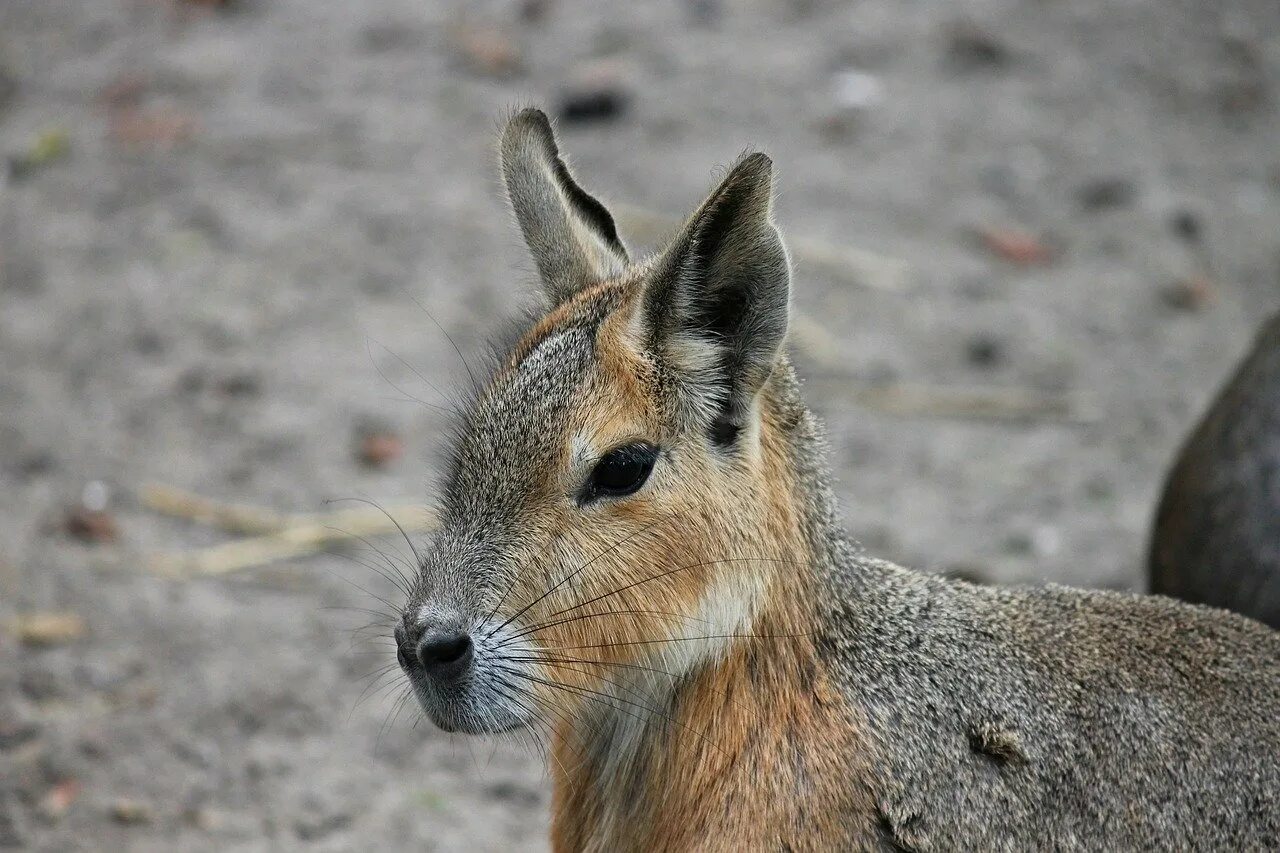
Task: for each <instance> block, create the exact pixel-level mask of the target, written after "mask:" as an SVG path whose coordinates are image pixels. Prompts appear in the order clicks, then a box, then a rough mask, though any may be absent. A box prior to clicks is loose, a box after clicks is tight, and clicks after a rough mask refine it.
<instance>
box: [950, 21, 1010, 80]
mask: <svg viewBox="0 0 1280 853" xmlns="http://www.w3.org/2000/svg"><path fill="white" fill-rule="evenodd" d="M1012 58H1013V57H1012V54H1011V53H1010V52H1009V49H1008V48H1007V47H1006V46H1005V45H1004V44H1003V43H1002V42H1001V41H999V40H998V39H997V38H996V37H995V36H993V35H992V34H991V33H989V32H987V31H986V30H984V29H982V28H981V27H979V26H977V25H976V24H972V23H968V22H965V23H959V24H953V25H952V26H951V27H950V28H949V29H948V31H947V61H948V64H950V65H951V67H952V68H954V69H955V70H957V71H962V72H971V71H990V70H996V69H1000V68H1005V67H1007V66H1008V65H1009V63H1010V61H1011V60H1012Z"/></svg>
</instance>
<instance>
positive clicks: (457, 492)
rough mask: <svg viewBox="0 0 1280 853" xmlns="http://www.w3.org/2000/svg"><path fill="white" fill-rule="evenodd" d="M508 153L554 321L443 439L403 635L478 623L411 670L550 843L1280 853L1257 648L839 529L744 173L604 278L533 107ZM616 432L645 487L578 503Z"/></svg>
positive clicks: (755, 190) (781, 276) (1237, 627)
mask: <svg viewBox="0 0 1280 853" xmlns="http://www.w3.org/2000/svg"><path fill="white" fill-rule="evenodd" d="M502 156H503V169H504V174H506V176H507V180H508V187H509V190H510V192H511V196H512V203H513V205H514V207H515V209H516V213H517V219H518V220H519V221H520V224H521V228H522V230H523V231H524V233H525V234H526V236H527V237H529V242H530V244H531V249H532V251H533V253H534V257H535V260H536V261H537V263H538V267H539V270H540V271H541V272H542V275H543V278H544V284H545V285H546V290H547V296H548V300H549V301H550V302H551V303H553V307H552V308H551V309H550V310H549V311H548V312H547V313H546V315H545V316H543V317H541V318H539V319H537V320H536V321H535V322H533V323H532V324H531V325H530V327H529V328H528V330H527V332H526V334H525V335H524V337H523V338H522V339H521V340H520V341H519V342H518V343H517V344H516V345H515V347H514V348H513V349H512V351H511V353H510V354H509V356H507V358H506V359H505V360H504V361H503V363H502V364H501V365H500V366H499V368H498V369H497V371H496V372H495V374H494V376H493V378H492V380H491V381H490V383H489V385H488V386H487V387H486V389H485V390H484V391H483V392H482V393H481V394H480V396H479V397H478V399H477V400H476V401H475V402H474V404H473V405H472V406H471V408H470V410H469V412H468V414H467V416H466V418H465V420H464V422H463V424H462V426H461V429H460V433H459V438H458V441H457V443H456V446H455V459H454V464H453V465H452V468H451V471H450V473H449V476H448V478H447V480H446V482H445V488H444V496H443V501H442V505H441V520H442V528H441V531H440V533H439V534H438V535H437V537H436V539H435V541H434V542H433V543H432V547H431V548H430V549H429V550H428V552H427V554H426V555H425V558H424V561H423V567H422V572H421V577H420V580H419V584H418V587H417V589H416V590H415V591H414V594H413V595H412V596H411V597H410V600H409V602H408V604H407V606H406V609H405V625H404V626H403V629H404V630H403V634H404V636H412V633H413V631H415V630H417V631H421V630H422V629H423V628H424V627H427V626H424V625H423V624H422V622H423V618H422V617H423V614H428V618H432V617H430V614H446V616H445V617H443V618H447V619H448V620H449V621H448V625H449V627H450V629H451V630H452V629H455V628H457V627H458V626H463V627H464V628H465V629H466V630H468V631H470V632H471V635H472V637H473V638H474V642H475V649H476V652H475V656H476V662H475V665H474V667H473V668H472V670H471V671H470V672H469V674H468V675H467V676H466V677H465V678H463V679H462V680H460V681H459V682H457V683H452V684H450V685H448V686H447V687H446V686H441V685H439V684H435V683H433V682H432V681H431V679H430V678H428V677H426V676H424V675H423V674H422V673H421V672H418V671H416V670H415V669H413V668H412V667H406V669H407V671H408V674H409V677H410V679H411V680H412V681H413V684H414V687H415V690H416V691H417V694H418V697H419V699H420V700H421V703H422V705H423V708H424V710H425V711H426V712H427V714H428V715H429V716H430V717H431V718H432V719H433V720H435V721H436V722H437V723H439V724H440V725H443V726H445V727H447V728H450V729H456V730H462V731H468V732H473V733H486V732H488V733H493V732H504V731H521V732H533V733H536V734H537V735H538V736H539V737H540V739H541V740H542V742H544V743H546V744H547V745H548V746H549V748H550V755H549V766H550V769H551V772H552V774H553V776H554V778H555V801H554V820H553V841H554V845H555V847H556V849H557V850H562V851H568V850H602V851H605V850H607V851H615V850H624V851H625V850H636V851H640V850H644V851H650V850H725V851H730V850H732V851H741V850H793V851H799V850H850V849H882V850H884V849H887V850H959V849H1009V850H1014V849H1030V848H1034V849H1066V848H1085V849H1109V850H1110V849H1134V848H1158V849H1171V848H1186V847H1198V848H1234V849H1262V848H1275V847H1276V846H1277V845H1280V802H1278V801H1277V796H1278V795H1280V762H1277V760H1276V756H1277V755H1280V635H1277V634H1275V633H1273V632H1271V631H1269V630H1268V629H1266V628H1265V627H1263V626H1262V625H1260V624H1258V623H1256V622H1253V621H1250V620H1248V619H1245V618H1243V617H1240V616H1236V615H1234V614H1230V613H1227V612H1224V611H1216V610H1210V609H1207V608H1202V607H1193V606H1190V605H1186V604H1180V603H1177V602H1174V601H1171V600H1169V599H1163V598H1143V597H1140V596H1131V595H1122V594H1117V593H1096V592H1085V591H1078V590H1069V589H1064V588H1059V587H1048V588H1044V589H1032V590H999V589H987V588H980V587H975V586H971V585H968V584H965V583H962V582H958V581H947V580H943V579H940V578H936V577H929V576H926V575H922V574H917V573H914V572H910V571H908V570H905V569H901V568H898V567H896V566H892V565H889V564H886V563H882V562H879V561H875V560H870V559H867V558H864V557H862V556H860V555H859V554H858V553H857V551H856V549H855V548H854V547H852V546H851V545H850V544H849V543H848V542H847V541H846V539H845V535H844V533H843V532H842V531H841V529H840V527H839V525H838V521H837V518H836V511H835V506H834V501H833V499H832V495H831V490H830V488H829V487H828V483H827V474H826V467H825V463H824V461H823V456H824V452H825V448H824V442H823V439H822V434H821V430H820V428H819V425H818V423H817V421H816V419H815V418H814V417H813V415H812V414H811V413H810V412H809V411H808V410H807V409H806V408H805V406H804V404H803V402H802V400H801V397H800V393H799V387H798V383H797V380H796V377H795V374H794V371H793V370H792V367H791V364H790V362H789V360H788V358H787V356H786V353H785V347H784V346H783V343H784V338H785V333H786V314H787V304H788V291H789V279H790V274H789V268H788V264H787V257H786V251H785V249H784V248H783V246H782V241H781V237H780V236H779V234H778V231H777V229H776V227H775V226H774V225H773V223H772V220H771V201H770V193H771V182H772V178H771V166H770V163H769V160H768V158H766V157H764V156H763V155H751V156H748V157H746V158H744V159H742V160H741V161H739V162H738V163H737V164H736V165H735V166H734V167H733V168H732V169H731V170H730V171H729V173H728V175H727V177H726V178H725V179H724V181H723V182H722V183H721V185H720V187H718V188H717V189H716V190H714V191H713V192H712V194H711V196H710V197H709V199H708V201H707V202H705V203H704V204H703V205H702V206H701V207H699V208H698V210H697V211H696V212H695V213H694V215H693V216H692V217H691V218H690V220H689V222H688V223H686V225H685V227H684V228H683V229H682V230H681V232H680V233H679V234H677V235H676V236H675V238H674V240H673V242H672V245H671V247H670V248H669V249H668V250H667V251H665V252H663V253H660V254H659V255H657V256H656V257H654V258H652V259H648V260H645V261H641V262H639V263H636V264H626V265H621V264H622V258H623V257H625V255H619V254H618V253H617V251H616V250H615V248H613V246H612V244H613V243H615V242H617V241H616V234H613V232H612V224H611V220H609V225H608V227H605V226H604V224H603V223H604V222H605V219H606V218H607V213H606V214H604V215H603V216H601V215H600V211H603V210H604V208H603V206H601V205H600V204H599V202H596V201H595V200H594V199H591V198H590V196H588V195H587V194H586V193H585V192H584V191H582V190H581V189H580V188H579V187H577V185H576V184H575V183H573V179H572V176H571V175H570V174H569V172H568V170H567V169H565V168H563V162H562V161H561V160H560V157H559V154H558V149H557V147H556V145H555V140H554V137H553V136H552V135H551V129H550V125H549V124H548V123H547V122H546V119H545V117H542V116H541V114H538V113H534V112H530V111H526V112H525V113H521V114H520V115H518V116H516V117H515V119H513V121H512V124H511V126H510V127H509V128H508V130H507V132H506V133H505V134H504V137H503V145H502ZM556 205H561V207H560V209H556ZM530 235H533V236H530ZM611 235H612V236H611ZM620 245H621V244H620V243H618V246H619V247H620ZM602 253H603V254H604V255H607V256H608V258H609V260H608V261H607V262H604V263H600V262H599V261H600V258H601V256H602ZM636 441H643V442H646V443H647V444H651V445H653V446H656V447H658V448H659V451H660V452H659V455H658V459H657V461H656V463H655V464H654V466H653V468H652V472H651V473H649V474H648V477H647V479H646V480H644V481H643V484H642V485H641V486H639V487H638V488H637V489H635V490H634V492H633V493H629V494H626V495H625V496H620V497H609V498H605V499H598V500H597V499H593V498H590V497H589V496H590V495H591V494H593V493H592V492H591V490H590V489H585V488H584V484H588V483H590V482H591V478H592V477H593V476H595V470H596V467H595V466H596V465H597V464H599V460H601V459H602V458H604V457H605V456H606V454H607V453H608V452H609V451H610V450H611V449H613V448H617V447H620V446H625V445H627V444H628V443H631V442H636ZM584 496H585V497H584ZM424 608H425V609H424ZM402 651H404V648H403V646H402ZM409 651H411V650H409Z"/></svg>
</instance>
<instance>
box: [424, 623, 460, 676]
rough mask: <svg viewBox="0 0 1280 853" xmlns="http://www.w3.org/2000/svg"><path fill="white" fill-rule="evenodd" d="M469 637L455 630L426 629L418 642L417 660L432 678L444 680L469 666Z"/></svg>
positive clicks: (457, 674)
mask: <svg viewBox="0 0 1280 853" xmlns="http://www.w3.org/2000/svg"><path fill="white" fill-rule="evenodd" d="M471 658H472V648H471V637H470V636H468V635H467V634H462V633H458V632H456V631H427V633H426V634H425V635H424V636H423V637H422V639H421V640H420V641H419V642H418V662H419V663H421V664H422V668H423V669H425V670H426V671H427V675H430V676H431V677H432V678H435V679H438V680H441V681H444V680H448V679H454V678H457V677H458V676H460V675H462V674H463V673H464V672H466V671H467V669H468V668H469V667H470V666H471Z"/></svg>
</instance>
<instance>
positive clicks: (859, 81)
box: [831, 68, 885, 112]
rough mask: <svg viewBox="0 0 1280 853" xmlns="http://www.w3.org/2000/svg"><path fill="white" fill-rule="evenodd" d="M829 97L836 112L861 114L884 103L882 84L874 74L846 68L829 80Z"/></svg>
mask: <svg viewBox="0 0 1280 853" xmlns="http://www.w3.org/2000/svg"><path fill="white" fill-rule="evenodd" d="M831 96H832V98H833V100H834V101H835V105H836V108H837V109H838V110H840V111H853V112H863V111H865V110H869V109H872V108H874V107H878V106H880V104H882V103H884V97H885V95H884V83H883V82H881V80H880V78H879V77H877V76H876V75H875V74H870V73H868V72H866V71H859V70H857V69H854V68H846V69H844V70H843V71H837V72H836V73H835V75H834V76H833V77H832V78H831Z"/></svg>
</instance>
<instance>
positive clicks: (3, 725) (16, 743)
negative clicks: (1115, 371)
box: [0, 720, 40, 752]
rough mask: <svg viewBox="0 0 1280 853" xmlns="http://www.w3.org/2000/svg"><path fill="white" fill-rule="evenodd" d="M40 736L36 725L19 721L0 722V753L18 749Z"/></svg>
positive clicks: (38, 727)
mask: <svg viewBox="0 0 1280 853" xmlns="http://www.w3.org/2000/svg"><path fill="white" fill-rule="evenodd" d="M39 735H40V726H39V725H37V724H36V723H32V722H28V721H19V720H0V752H5V751H8V750H12V749H16V748H18V747H20V746H22V745H23V744H25V743H30V742H31V741H33V740H35V739H36V738H37V737H38V736H39Z"/></svg>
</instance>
